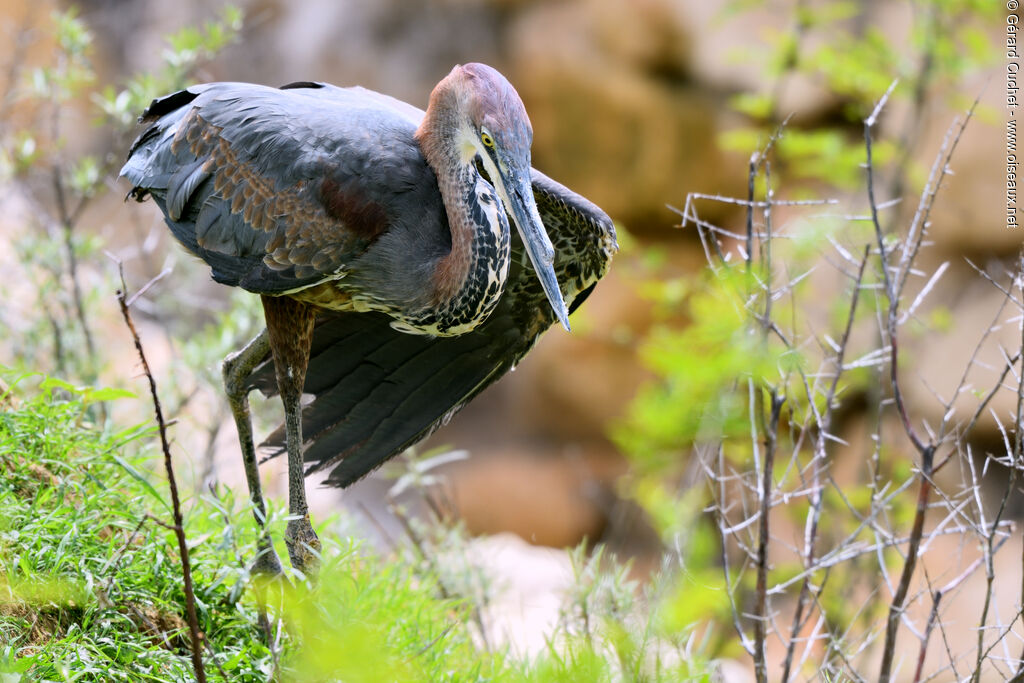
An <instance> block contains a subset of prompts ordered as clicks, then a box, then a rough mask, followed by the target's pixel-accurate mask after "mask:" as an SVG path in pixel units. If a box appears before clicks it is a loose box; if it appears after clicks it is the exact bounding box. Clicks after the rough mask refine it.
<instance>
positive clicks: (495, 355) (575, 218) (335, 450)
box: [249, 172, 615, 487]
mask: <svg viewBox="0 0 1024 683" xmlns="http://www.w3.org/2000/svg"><path fill="white" fill-rule="evenodd" d="M534 190H535V194H536V196H537V204H538V209H539V210H540V212H541V219H542V220H543V221H544V224H545V227H546V228H547V230H548V233H549V235H550V236H551V238H552V241H553V242H554V243H555V245H556V259H555V268H556V273H557V274H558V281H559V284H560V286H561V287H562V293H563V296H564V297H565V299H566V301H567V303H568V304H569V307H570V312H573V311H575V310H576V309H577V308H578V307H579V306H580V305H581V304H582V303H583V301H584V300H586V298H587V297H588V296H589V294H590V292H591V291H592V290H593V288H594V286H595V285H596V283H597V281H598V280H599V279H600V278H601V277H602V276H603V275H604V273H605V271H606V270H607V267H608V264H609V260H610V258H611V255H612V252H613V251H614V250H615V230H614V226H613V225H612V222H611V220H610V219H609V218H608V216H607V215H606V214H605V213H604V212H603V211H601V210H600V209H599V208H597V207H596V206H595V205H594V204H592V203H591V202H589V201H587V200H586V199H584V198H583V197H581V196H580V195H577V194H575V193H573V192H571V191H569V190H568V189H566V188H565V187H563V186H562V185H560V184H558V183H556V182H555V181H553V180H551V179H550V178H547V177H546V176H544V175H542V174H540V173H536V172H535V175H534ZM570 247H571V248H572V249H573V250H574V251H569V249H570ZM577 249H578V251H577ZM513 250H514V252H515V256H514V257H513V259H512V263H513V265H512V270H511V272H510V273H509V282H508V285H507V287H506V292H505V295H504V296H503V297H502V299H501V301H500V302H499V303H498V306H497V308H496V309H495V311H494V312H493V313H492V314H491V316H490V317H489V318H488V319H487V320H486V321H485V322H484V323H482V324H481V325H480V326H479V327H477V328H476V329H474V330H473V331H471V332H468V333H466V334H463V335H459V336H457V337H444V338H430V337H424V336H417V335H408V334H402V333H399V332H397V331H395V330H394V329H393V328H392V327H391V325H390V319H389V318H388V317H387V316H383V315H379V314H364V313H340V314H336V313H325V314H324V315H323V316H322V317H321V319H320V321H319V322H318V324H317V327H316V329H315V330H314V333H313V349H312V353H311V358H310V366H309V372H308V374H307V380H306V386H305V392H306V393H307V394H311V395H312V396H313V400H312V401H311V402H310V403H309V404H307V405H306V406H305V407H304V409H303V434H304V435H305V438H306V444H305V455H304V457H305V460H306V463H307V472H313V471H319V470H324V469H328V468H330V474H329V476H328V478H327V481H326V483H327V484H328V485H332V486H339V487H345V486H348V485H349V484H351V483H353V482H355V481H357V480H358V479H360V478H362V477H364V476H366V475H367V474H368V473H369V472H371V471H372V470H374V469H375V468H377V467H379V466H380V465H381V464H383V463H384V462H385V461H387V460H388V459H389V458H391V457H393V456H395V455H397V454H398V453H400V452H402V451H403V450H405V449H406V448H408V447H410V446H412V445H414V444H416V443H417V442H419V441H421V440H422V439H424V438H426V437H427V436H429V435H430V434H432V433H433V432H434V431H435V430H436V429H437V428H438V427H440V426H441V425H442V424H444V423H445V422H446V420H447V419H448V418H450V417H451V416H452V415H453V414H454V413H456V412H458V411H459V410H460V409H461V408H462V407H463V406H464V405H466V404H467V403H468V402H469V401H471V400H472V399H473V398H474V397H475V396H477V395H478V394H479V393H480V392H481V391H483V390H484V389H486V388H487V387H488V386H490V385H491V384H493V383H494V382H496V381H497V380H498V379H500V378H501V377H503V376H504V375H505V374H506V373H507V372H508V371H509V370H510V369H511V368H512V367H514V366H515V365H516V364H517V363H518V362H519V361H520V360H521V359H522V358H523V357H524V356H525V355H526V354H527V352H529V350H530V349H531V348H533V345H534V344H535V343H536V341H537V339H538V338H539V337H540V335H541V334H542V333H543V332H544V331H545V330H547V329H548V328H550V327H551V326H552V324H554V322H555V318H554V314H553V312H552V311H551V308H550V306H549V305H548V303H547V299H546V297H545V295H544V292H543V290H542V289H541V287H540V285H539V282H538V279H537V277H536V275H535V274H534V272H533V270H532V267H531V266H529V265H528V264H529V261H528V260H527V259H526V258H525V257H524V255H523V247H522V244H521V243H520V242H519V241H518V237H515V236H514V237H513ZM523 264H526V265H523ZM249 381H250V385H251V386H252V387H253V388H259V389H260V390H261V391H263V392H264V393H265V394H267V395H272V394H275V393H277V385H276V380H275V376H274V368H273V361H272V360H271V359H269V358H267V359H265V360H264V362H263V363H262V364H261V365H260V366H258V367H257V368H256V369H255V370H254V371H253V374H252V375H251V376H250V378H249ZM262 445H263V446H264V447H265V448H268V449H269V457H274V456H276V455H279V454H280V453H282V452H284V447H285V436H284V430H283V428H278V429H277V430H276V431H275V432H274V433H273V434H271V435H270V436H269V437H268V438H267V440H266V441H265V442H264V443H263V444H262Z"/></svg>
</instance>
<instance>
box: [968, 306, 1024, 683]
mask: <svg viewBox="0 0 1024 683" xmlns="http://www.w3.org/2000/svg"><path fill="white" fill-rule="evenodd" d="M1007 296H1009V292H1007ZM1021 330H1022V335H1024V326H1022V327H1021ZM1021 349H1024V336H1022V338H1021ZM1007 366H1009V367H1010V368H1012V365H1011V363H1010V361H1009V359H1008V360H1007ZM1022 408H1024V367H1022V368H1021V373H1020V376H1019V377H1018V379H1017V413H1016V416H1015V423H1014V432H1015V434H1014V444H1013V447H1012V448H1011V449H1010V452H1009V453H1007V455H1009V456H1010V458H1011V462H1010V476H1009V477H1008V478H1007V482H1006V488H1005V490H1004V491H1003V497H1002V500H1000V502H999V509H998V510H997V511H996V514H995V517H994V518H993V519H992V524H991V528H990V530H989V531H988V532H987V533H986V534H985V544H984V546H983V547H984V551H985V552H984V559H985V580H986V590H985V601H984V603H983V605H982V608H981V619H980V620H979V622H978V652H977V658H976V659H975V661H974V673H973V674H972V676H971V680H972V681H979V680H981V665H982V661H983V659H984V658H985V655H986V653H987V651H986V650H984V649H983V648H984V645H985V623H986V622H987V621H988V610H989V607H990V605H991V602H992V584H993V582H994V581H995V566H994V564H993V563H994V559H993V556H994V554H995V551H996V550H997V547H993V546H994V541H995V535H996V531H997V530H998V528H999V522H1000V520H1001V518H1002V516H1003V512H1004V511H1005V510H1006V503H1007V501H1008V500H1009V498H1010V494H1011V493H1012V492H1013V490H1014V488H1015V484H1016V483H1017V469H1018V467H1019V466H1020V453H1021V452H1020V447H1021V411H1022ZM1006 445H1007V446H1009V444H1006Z"/></svg>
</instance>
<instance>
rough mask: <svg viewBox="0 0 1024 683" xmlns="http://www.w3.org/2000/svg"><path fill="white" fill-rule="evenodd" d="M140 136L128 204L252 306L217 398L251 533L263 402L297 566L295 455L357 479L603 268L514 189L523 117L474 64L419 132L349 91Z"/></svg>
mask: <svg viewBox="0 0 1024 683" xmlns="http://www.w3.org/2000/svg"><path fill="white" fill-rule="evenodd" d="M142 120H143V122H147V123H149V124H150V125H149V127H148V128H147V129H146V130H145V131H144V132H143V133H142V135H141V136H140V137H139V139H138V140H137V141H136V142H135V144H134V145H133V146H132V149H131V152H130V153H129V158H128V161H127V163H126V165H125V166H124V168H123V169H122V171H121V174H122V175H124V176H126V177H127V178H128V179H129V180H130V181H131V182H132V184H133V186H134V187H133V189H132V193H131V194H132V196H134V197H135V198H136V199H139V200H141V199H144V198H145V197H146V196H152V197H153V198H154V199H155V200H156V202H157V203H158V204H159V206H160V208H161V210H162V211H163V213H164V215H165V218H166V221H167V223H168V225H169V226H170V228H171V231H172V232H173V234H174V236H175V237H176V238H177V239H178V240H179V241H180V242H181V243H182V244H183V245H184V246H185V247H186V248H187V249H188V250H189V251H191V252H192V253H193V254H195V255H196V256H198V257H200V258H201V259H203V260H204V261H205V262H206V263H208V264H209V265H210V268H211V271H212V274H213V278H214V279H215V280H217V281H218V282H221V283H224V284H227V285H231V286H238V287H242V288H244V289H246V290H248V291H251V292H254V293H257V294H260V295H262V296H263V302H264V309H265V312H266V316H267V333H266V334H265V335H261V337H259V338H257V339H256V340H254V341H253V342H252V343H250V345H249V346H247V347H246V349H245V350H243V351H242V352H240V354H237V355H236V356H233V357H231V358H229V360H228V361H226V362H225V378H226V383H227V386H228V394H229V399H230V400H231V405H232V410H233V412H234V415H235V419H236V424H237V425H238V428H239V435H240V439H241V442H242V449H243V456H244V459H245V462H246V468H247V476H248V479H249V485H250V490H251V492H252V496H253V501H254V503H255V504H256V508H257V519H260V520H261V519H262V517H261V515H262V510H263V506H262V498H261V496H260V494H259V478H258V473H257V471H256V465H255V457H254V449H253V446H252V438H251V425H250V424H249V417H248V403H247V398H246V394H247V393H248V391H249V389H251V388H252V387H255V386H259V387H260V388H261V389H263V390H264V391H267V392H268V393H273V392H280V393H281V395H282V398H283V400H284V404H285V416H286V420H285V430H284V435H283V447H284V449H285V450H287V452H288V456H289V481H290V490H289V496H290V505H289V508H290V511H291V512H292V513H293V515H296V516H297V517H303V516H304V522H303V521H302V520H300V521H299V522H296V525H295V527H294V528H293V526H292V523H291V522H290V523H289V534H288V536H287V538H288V540H289V551H290V554H292V558H293V563H295V564H297V565H301V564H302V562H303V561H304V560H303V557H306V556H305V555H303V554H302V553H298V554H296V552H292V551H293V541H301V542H302V543H307V544H315V543H316V536H315V534H313V532H312V528H311V527H310V526H309V521H308V515H306V504H305V493H304V486H303V484H302V477H303V468H302V450H301V448H302V445H303V442H304V441H307V440H308V442H309V447H308V449H307V453H306V459H307V461H310V462H312V463H314V466H313V469H316V468H319V467H323V466H327V465H336V467H335V470H334V471H333V472H332V475H331V477H330V479H329V481H331V482H332V483H336V484H339V485H346V484H348V483H350V482H351V481H353V480H355V479H357V478H359V477H360V476H363V475H364V474H365V473H366V472H368V471H370V470H371V469H373V468H374V467H375V466H377V465H379V464H381V463H382V462H383V461H384V460H386V459H387V458H389V457H391V456H392V455H394V454H395V453H396V452H398V451H399V450H401V449H402V448H404V447H406V446H408V445H410V444H411V443H414V442H415V441H417V440H418V439H420V438H422V437H423V436H425V435H426V434H427V433H429V432H430V431H431V430H432V429H433V428H434V427H436V425H437V424H438V423H439V422H441V421H442V420H443V418H444V416H445V415H447V414H450V413H451V412H452V411H454V410H456V409H457V408H458V407H461V405H463V404H464V403H465V402H466V401H468V400H469V399H470V398H472V397H473V396H475V395H476V393H478V392H479V391H480V390H482V389H483V388H484V387H486V386H487V385H489V384H490V383H491V382H493V381H494V380H495V379H497V378H498V377H500V376H501V375H502V374H504V372H506V371H507V370H508V369H509V368H510V367H512V366H513V365H514V364H515V363H516V362H518V360H519V359H520V358H521V357H522V356H523V355H524V354H525V353H526V352H527V351H528V350H529V349H530V348H531V347H532V345H533V343H534V342H535V341H536V339H537V337H538V336H539V335H540V334H541V333H542V332H543V331H544V330H546V329H547V328H548V327H549V326H550V325H551V324H552V323H553V322H554V321H555V320H561V321H562V322H563V324H565V325H566V326H567V322H566V321H567V316H568V312H567V311H566V305H565V303H566V302H567V303H568V304H569V306H571V307H573V308H575V306H578V305H579V303H581V302H582V299H583V298H585V296H586V294H588V293H589V291H590V289H591V288H592V287H593V285H594V283H595V282H596V281H597V280H598V279H599V278H600V277H601V276H602V275H603V274H604V272H605V270H606V269H607V266H608V263H609V261H610V258H611V254H612V253H613V252H614V250H615V248H616V245H615V233H614V229H613V228H612V225H611V221H610V220H609V219H608V217H607V216H606V215H605V214H604V213H603V212H602V211H601V210H600V209H598V208H597V207H596V206H594V205H593V204H591V203H590V202H588V201H587V200H586V199H584V198H582V197H580V196H579V195H576V194H574V193H572V192H570V191H569V190H567V189H566V188H564V187H563V186H561V185H559V184H558V183H556V182H554V181H552V180H550V179H549V178H547V177H546V176H543V175H542V174H540V173H538V172H536V171H533V170H532V169H530V167H529V158H530V155H529V146H530V141H531V139H532V131H531V129H530V126H529V120H528V118H527V117H526V112H525V109H523V107H522V103H521V101H520V100H519V98H518V95H516V94H515V91H514V90H513V89H512V87H511V86H510V85H509V84H508V83H507V81H505V80H504V78H503V77H501V76H500V74H498V73H497V72H496V71H494V70H493V69H490V68H489V67H485V66H483V65H473V64H471V65H466V66H465V67H456V68H455V69H453V70H452V73H451V74H449V76H448V77H447V78H445V79H444V80H443V81H441V83H440V84H439V85H438V86H437V88H435V90H434V92H433V93H432V95H431V103H430V106H429V107H428V109H427V111H426V112H422V111H420V110H418V109H416V108H415V107H412V106H411V105H408V104H405V103H403V102H400V101H398V100H395V99H393V98H390V97H387V96H385V95H381V94H379V93H374V92H372V91H368V90H364V89H362V88H336V87H333V86H328V85H324V84H316V83H298V84H293V85H291V86H285V87H284V88H282V89H273V88H267V87H263V86H257V85H249V84H240V83H213V84H207V85H201V86H196V87H193V88H189V89H188V90H183V91H181V92H178V93H175V94H172V95H168V96H167V97H164V98H161V99H158V100H155V101H154V102H153V104H152V105H151V106H150V108H149V109H148V110H147V112H146V113H145V114H144V116H143V119H142ZM510 219H512V220H511V221H510ZM510 222H512V223H513V224H514V225H515V227H516V228H517V231H518V234H516V232H514V231H512V230H511V227H510ZM545 228H546V229H547V233H550V234H551V237H552V238H553V241H554V243H555V246H554V248H553V247H552V244H551V241H549V238H548V234H547V233H546V232H545ZM407 333H415V334H407ZM261 340H262V341H261ZM311 350H312V353H313V368H314V372H313V374H312V375H310V377H309V379H308V380H307V374H306V370H307V366H308V364H309V362H310V353H311ZM268 353H269V356H268ZM270 357H272V359H273V363H272V364H271V363H269V362H265V359H269V358H270ZM271 368H273V378H274V379H273V380H270V379H269V378H270V375H269V374H268V373H269V372H270V369H271ZM303 392H306V393H312V394H314V396H315V397H316V399H315V400H314V402H313V403H312V404H311V405H309V406H307V408H306V410H305V415H304V416H303V418H302V419H300V417H299V399H300V397H301V395H302V393H303ZM304 424H305V425H306V437H307V439H304V438H303V425H304ZM275 438H276V441H275V442H276V443H278V444H279V445H280V444H281V441H282V439H281V435H280V434H278V435H277V437H275ZM273 440H274V439H272V441H273ZM293 521H294V520H293ZM261 523H262V521H261ZM270 552H272V549H271V551H270Z"/></svg>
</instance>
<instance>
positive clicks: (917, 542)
mask: <svg viewBox="0 0 1024 683" xmlns="http://www.w3.org/2000/svg"><path fill="white" fill-rule="evenodd" d="M895 87H896V82H895V81H893V83H892V85H890V86H889V89H888V90H886V92H885V94H884V95H883V96H882V98H881V99H880V100H879V101H878V104H877V105H875V108H874V110H873V111H872V112H871V115H870V116H869V117H868V118H867V119H866V120H865V121H864V146H865V150H866V153H867V163H866V168H867V189H868V202H869V205H870V208H871V221H872V223H873V224H874V228H875V238H876V241H877V242H878V257H879V262H880V264H881V268H882V280H883V282H884V284H885V291H886V295H887V297H888V299H889V310H888V315H887V316H886V321H885V328H886V336H887V337H888V338H889V349H890V359H889V374H890V382H891V383H892V393H893V400H894V402H895V403H896V410H897V412H898V413H899V416H900V419H901V420H902V422H903V429H904V431H905V432H906V433H907V436H908V437H909V438H910V441H911V443H913V444H914V448H916V449H917V451H918V452H919V453H920V454H921V489H920V491H919V493H918V497H917V508H916V510H915V513H914V524H913V527H912V528H911V532H910V539H909V542H908V544H907V554H906V558H905V559H904V563H903V572H902V574H901V575H900V582H899V584H898V585H897V587H896V592H895V593H894V594H893V597H892V603H890V605H889V616H888V618H887V619H886V626H885V644H884V646H883V649H882V665H881V670H880V672H879V675H878V680H879V682H880V683H888V682H889V680H890V677H891V672H892V660H893V658H894V656H895V654H896V633H897V631H898V629H899V623H900V616H901V615H902V614H903V606H904V603H905V601H906V599H907V593H908V592H909V591H910V580H911V578H912V577H913V575H914V569H915V567H916V566H917V558H918V550H919V549H920V546H921V537H922V535H923V532H924V518H925V513H926V512H927V510H928V497H929V494H930V492H931V475H932V464H933V461H934V457H935V445H934V444H925V443H924V442H923V441H922V440H921V438H920V437H919V436H918V435H917V432H916V431H915V430H914V427H913V425H912V424H911V422H910V416H909V415H908V414H907V408H906V405H905V404H904V402H903V395H902V392H901V391H900V384H899V374H898V373H899V363H898V343H897V336H896V325H897V313H898V309H899V292H898V291H897V290H896V287H895V285H894V283H893V279H892V277H890V275H889V262H888V259H887V255H886V251H885V237H884V235H883V234H882V225H881V223H880V221H879V218H878V203H877V202H876V201H875V186H874V167H873V165H872V156H871V131H872V129H873V128H874V126H875V123H876V122H877V121H878V115H879V114H880V113H881V111H882V108H883V107H884V106H885V103H886V102H887V101H888V99H889V95H890V94H891V93H892V91H893V88H895Z"/></svg>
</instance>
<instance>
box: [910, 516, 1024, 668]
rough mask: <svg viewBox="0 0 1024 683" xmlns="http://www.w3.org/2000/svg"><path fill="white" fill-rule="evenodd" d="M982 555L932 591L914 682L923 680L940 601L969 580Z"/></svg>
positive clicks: (998, 545) (979, 564)
mask: <svg viewBox="0 0 1024 683" xmlns="http://www.w3.org/2000/svg"><path fill="white" fill-rule="evenodd" d="M1007 540H1009V537H1008V536H1004V537H1003V538H1001V539H1000V540H999V543H998V544H997V545H996V550H998V549H999V548H1001V547H1002V545H1003V544H1004V543H1005V542H1006V541H1007ZM982 559H983V558H981V557H979V558H977V559H976V560H974V562H971V563H970V564H969V565H967V569H965V570H963V571H962V572H961V573H960V575H959V576H957V577H954V578H953V580H952V581H950V582H949V583H947V584H946V585H945V586H943V587H942V588H939V589H938V590H936V591H935V592H933V593H932V609H931V612H929V614H928V621H927V623H926V624H925V627H924V634H923V635H922V637H921V650H920V651H919V652H918V654H917V670H916V671H915V672H914V683H918V682H919V681H920V680H921V674H922V672H923V669H924V657H925V654H926V653H927V651H928V640H929V638H930V637H931V634H932V631H933V630H934V629H935V624H936V623H938V620H939V602H940V601H941V600H942V598H943V596H945V595H946V594H947V593H949V592H950V591H953V590H955V589H956V588H957V587H958V586H959V585H960V584H961V583H963V582H964V581H966V580H967V578H968V577H969V576H970V575H971V574H973V573H974V572H975V571H977V569H978V567H980V566H981V562H982Z"/></svg>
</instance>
